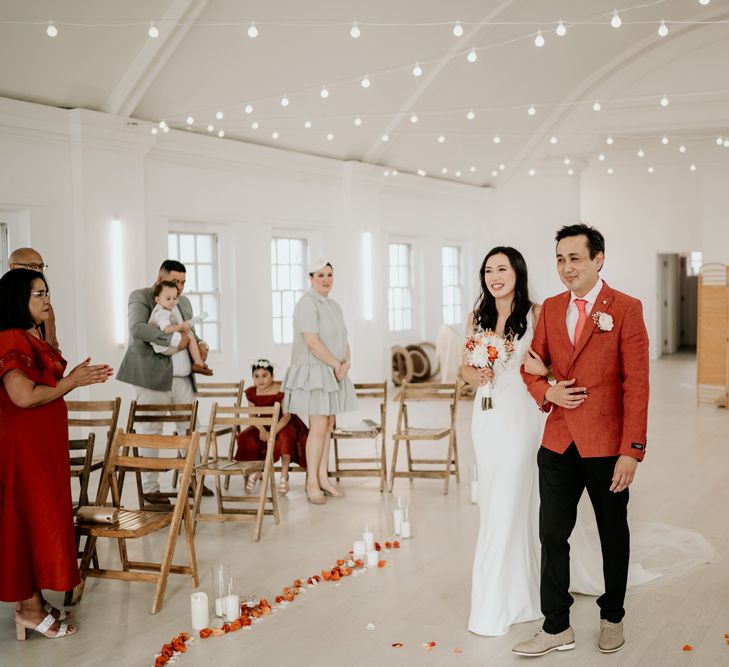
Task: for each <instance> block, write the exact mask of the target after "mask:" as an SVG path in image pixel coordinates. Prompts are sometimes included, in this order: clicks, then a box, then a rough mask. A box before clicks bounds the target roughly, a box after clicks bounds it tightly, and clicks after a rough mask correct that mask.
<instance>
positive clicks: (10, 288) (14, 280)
mask: <svg viewBox="0 0 729 667" xmlns="http://www.w3.org/2000/svg"><path fill="white" fill-rule="evenodd" d="M36 278H40V279H41V280H42V281H43V283H44V284H45V286H46V289H48V283H47V282H46V279H45V277H44V276H43V274H42V273H40V272H38V271H31V270H30V269H11V270H10V271H8V272H7V273H6V274H5V275H4V276H3V277H2V278H0V331H5V330H6V329H23V330H25V331H27V330H28V329H32V328H33V327H34V326H35V322H33V318H32V317H31V315H30V309H29V308H28V302H29V301H30V291H31V285H32V284H33V281H34V280H36Z"/></svg>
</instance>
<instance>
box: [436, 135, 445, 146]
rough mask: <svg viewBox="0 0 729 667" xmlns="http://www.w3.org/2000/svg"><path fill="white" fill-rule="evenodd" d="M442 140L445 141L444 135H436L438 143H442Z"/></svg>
mask: <svg viewBox="0 0 729 667" xmlns="http://www.w3.org/2000/svg"><path fill="white" fill-rule="evenodd" d="M444 142H445V137H444V136H443V135H442V134H441V135H440V136H439V137H438V143H439V144H442V143H444Z"/></svg>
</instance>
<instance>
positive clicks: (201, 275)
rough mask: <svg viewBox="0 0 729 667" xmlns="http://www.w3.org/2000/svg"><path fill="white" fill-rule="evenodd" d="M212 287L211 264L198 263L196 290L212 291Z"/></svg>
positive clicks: (213, 286) (213, 287)
mask: <svg viewBox="0 0 729 667" xmlns="http://www.w3.org/2000/svg"><path fill="white" fill-rule="evenodd" d="M214 289H215V285H214V283H213V267H212V265H210V264H199V265H198V267H197V291H198V292H212V291H213V290H214Z"/></svg>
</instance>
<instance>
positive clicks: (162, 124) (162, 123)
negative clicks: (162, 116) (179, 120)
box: [159, 120, 167, 130]
mask: <svg viewBox="0 0 729 667" xmlns="http://www.w3.org/2000/svg"><path fill="white" fill-rule="evenodd" d="M159 126H160V129H162V130H164V129H165V128H166V127H167V122H166V121H164V120H161V121H160V122H159Z"/></svg>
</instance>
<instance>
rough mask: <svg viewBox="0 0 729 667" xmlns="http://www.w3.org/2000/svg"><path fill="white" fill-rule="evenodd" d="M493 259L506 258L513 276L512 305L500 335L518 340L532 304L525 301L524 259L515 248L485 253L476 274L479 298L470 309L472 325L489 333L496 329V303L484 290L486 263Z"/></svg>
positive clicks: (526, 289) (527, 288)
mask: <svg viewBox="0 0 729 667" xmlns="http://www.w3.org/2000/svg"><path fill="white" fill-rule="evenodd" d="M494 255H506V257H507V258H508V260H509V263H510V264H511V268H512V269H514V273H516V285H515V286H514V302H513V304H512V307H511V315H509V318H508V319H507V320H506V325H505V326H504V333H506V334H511V335H512V336H513V337H514V338H520V337H521V336H523V335H524V334H525V333H526V330H527V322H528V320H527V318H528V317H529V309H530V308H531V307H532V302H531V301H530V299H529V279H528V275H527V265H526V262H525V261H524V257H523V256H522V254H521V253H520V252H519V251H518V250H517V249H516V248H511V247H509V246H497V247H496V248H492V249H491V250H489V252H488V254H487V255H486V257H484V258H483V263H482V264H481V269H480V270H479V272H478V279H479V282H480V283H481V294H479V296H478V299H476V303H475V305H474V307H473V323H474V324H475V325H478V326H480V327H481V328H482V329H490V330H492V331H493V330H495V329H496V320H497V318H498V313H497V312H496V299H494V297H493V295H492V294H491V292H489V290H488V287H486V278H485V277H484V271H485V270H486V262H487V261H488V260H489V258H491V257H493V256H494Z"/></svg>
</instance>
